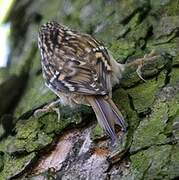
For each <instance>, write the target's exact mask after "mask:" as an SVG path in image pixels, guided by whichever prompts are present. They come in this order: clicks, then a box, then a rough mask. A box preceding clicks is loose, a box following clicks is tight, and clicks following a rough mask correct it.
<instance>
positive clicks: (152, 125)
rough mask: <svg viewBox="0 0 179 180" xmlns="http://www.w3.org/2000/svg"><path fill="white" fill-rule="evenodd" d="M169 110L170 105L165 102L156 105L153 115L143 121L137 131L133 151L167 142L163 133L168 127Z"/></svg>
mask: <svg viewBox="0 0 179 180" xmlns="http://www.w3.org/2000/svg"><path fill="white" fill-rule="evenodd" d="M167 112H168V105H167V104H165V103H159V104H156V105H155V106H154V108H153V113H152V116H151V117H149V118H145V119H144V120H143V121H141V123H140V125H139V127H138V129H137V130H136V131H135V133H134V138H133V143H132V146H131V151H136V150H138V149H141V148H144V147H149V146H151V145H154V144H161V143H165V142H166V136H165V135H164V134H162V133H163V132H164V129H165V127H166V121H167V119H166V118H168V115H167Z"/></svg>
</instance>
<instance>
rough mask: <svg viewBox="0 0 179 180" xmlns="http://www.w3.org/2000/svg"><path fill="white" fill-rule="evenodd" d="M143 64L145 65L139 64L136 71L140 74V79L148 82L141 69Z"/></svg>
mask: <svg viewBox="0 0 179 180" xmlns="http://www.w3.org/2000/svg"><path fill="white" fill-rule="evenodd" d="M142 66H143V65H139V66H138V68H137V70H136V73H137V75H138V76H139V78H140V79H142V80H143V81H144V82H146V80H145V79H144V78H143V77H142V71H141V69H142Z"/></svg>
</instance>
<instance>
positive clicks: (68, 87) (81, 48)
mask: <svg viewBox="0 0 179 180" xmlns="http://www.w3.org/2000/svg"><path fill="white" fill-rule="evenodd" d="M38 47H39V50H40V55H41V66H42V74H43V78H44V79H45V84H46V86H47V87H48V88H49V89H50V90H51V91H53V92H54V93H55V94H56V95H57V97H58V102H60V104H61V105H64V106H66V105H68V106H70V107H75V106H77V105H80V104H83V105H87V106H91V107H92V109H93V110H94V112H95V114H96V118H97V120H98V123H99V124H100V126H101V127H102V129H103V130H104V131H105V133H106V134H107V135H108V136H109V137H110V138H111V139H112V140H116V139H117V135H116V131H115V125H118V126H119V127H120V129H121V131H122V132H126V131H127V123H126V122H125V120H124V117H123V115H122V113H121V112H120V111H119V109H118V107H117V106H116V105H115V103H114V102H113V100H112V87H113V86H114V85H115V84H117V83H119V81H120V79H121V74H122V71H123V70H124V66H123V64H120V63H118V62H117V61H115V60H114V58H113V57H112V55H111V53H110V52H109V50H108V49H107V48H106V47H105V46H104V45H103V43H102V42H100V41H98V40H96V39H95V38H94V37H93V36H91V35H88V34H85V33H81V32H79V31H76V30H72V29H70V28H68V27H66V26H64V25H62V24H59V23H57V22H56V21H49V22H47V23H45V24H43V25H41V27H40V29H39V33H38Z"/></svg>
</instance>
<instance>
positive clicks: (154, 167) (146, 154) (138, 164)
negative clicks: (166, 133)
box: [130, 145, 172, 179]
mask: <svg viewBox="0 0 179 180" xmlns="http://www.w3.org/2000/svg"><path fill="white" fill-rule="evenodd" d="M171 148H172V146H170V145H165V146H154V147H151V148H149V149H147V150H144V151H141V152H138V153H137V154H134V155H132V156H130V158H131V163H132V174H133V176H134V179H163V177H165V176H166V175H167V174H166V173H167V172H165V171H162V170H163V167H164V166H165V165H166V164H167V163H168V161H169V159H170V152H171Z"/></svg>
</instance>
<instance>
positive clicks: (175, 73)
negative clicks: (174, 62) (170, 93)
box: [170, 67, 179, 86]
mask: <svg viewBox="0 0 179 180" xmlns="http://www.w3.org/2000/svg"><path fill="white" fill-rule="evenodd" d="M178 77H179V68H174V67H173V68H172V72H171V73H170V85H172V86H173V85H177V84H179V78H178Z"/></svg>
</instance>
